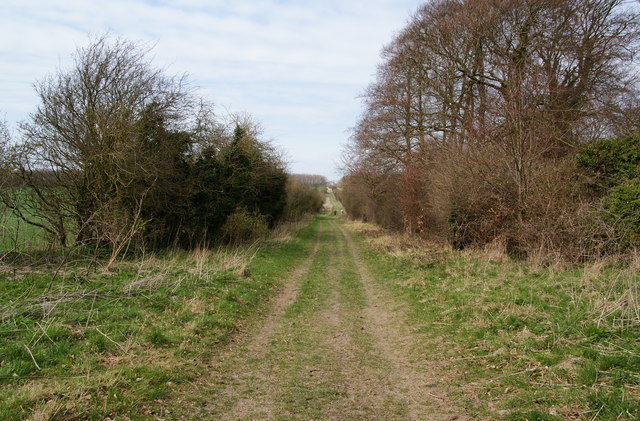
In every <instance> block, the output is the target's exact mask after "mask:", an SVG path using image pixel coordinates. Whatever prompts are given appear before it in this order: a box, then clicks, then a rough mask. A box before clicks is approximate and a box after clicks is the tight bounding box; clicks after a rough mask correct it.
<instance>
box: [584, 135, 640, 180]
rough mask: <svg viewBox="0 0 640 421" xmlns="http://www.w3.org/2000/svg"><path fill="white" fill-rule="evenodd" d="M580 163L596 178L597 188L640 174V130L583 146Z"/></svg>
mask: <svg viewBox="0 0 640 421" xmlns="http://www.w3.org/2000/svg"><path fill="white" fill-rule="evenodd" d="M577 164H578V167H580V168H583V169H585V170H586V171H587V173H589V175H591V176H592V177H594V178H595V180H594V181H595V182H596V187H600V188H605V189H606V188H610V187H613V186H615V185H618V184H620V183H622V182H624V181H625V180H629V179H632V178H637V177H640V132H635V133H633V134H631V135H629V136H627V137H623V138H618V139H602V140H599V141H597V142H592V143H589V144H587V145H585V146H583V147H582V148H581V149H580V150H579V151H578V155H577Z"/></svg>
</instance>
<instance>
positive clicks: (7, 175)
mask: <svg viewBox="0 0 640 421" xmlns="http://www.w3.org/2000/svg"><path fill="white" fill-rule="evenodd" d="M148 55H149V50H148V49H146V48H144V46H142V45H140V44H136V43H133V42H130V41H127V40H122V39H115V40H114V39H111V38H109V37H106V36H103V37H98V38H95V39H93V40H91V42H90V44H89V45H88V46H87V47H83V48H79V49H78V50H77V52H76V54H75V56H74V64H73V66H71V68H69V69H66V70H62V69H61V70H58V71H57V72H56V73H55V74H53V75H51V76H49V77H47V78H45V79H44V80H42V81H40V82H38V83H37V84H36V85H35V86H36V92H37V94H38V97H39V102H40V103H39V105H38V107H37V109H36V110H35V111H34V112H33V113H32V114H31V116H30V118H29V119H28V120H27V121H25V122H23V123H21V125H20V139H18V141H17V142H16V143H15V144H14V145H10V144H8V143H7V142H6V141H5V142H4V144H3V147H2V151H1V152H2V170H3V172H4V176H3V180H4V183H5V184H4V186H3V188H2V189H1V190H0V199H1V200H2V203H4V205H5V206H6V207H8V208H9V209H10V210H11V211H12V212H13V213H14V214H15V215H17V216H18V217H19V218H21V219H22V220H23V221H25V222H27V223H29V224H32V225H36V226H39V227H40V228H41V229H42V230H44V232H46V234H47V235H48V238H49V240H50V241H51V243H52V244H56V245H59V246H68V245H71V244H75V245H97V246H106V247H107V248H108V249H109V250H110V253H111V256H112V258H115V256H117V255H118V254H119V253H121V252H122V251H124V250H125V249H127V248H129V247H131V246H132V245H144V246H145V247H151V248H164V247H170V246H183V247H190V246H195V245H206V244H208V243H212V242H213V243H215V242H219V241H220V240H221V239H225V240H226V241H234V242H235V241H243V240H246V239H250V238H252V237H253V236H255V235H259V234H260V233H264V232H265V231H266V230H267V229H268V228H270V227H273V226H274V225H275V224H277V223H278V222H279V221H281V220H283V219H285V218H293V217H299V216H300V215H301V214H302V213H304V212H307V211H314V206H315V205H314V204H313V203H312V204H309V203H307V202H306V201H305V200H304V199H301V200H298V201H296V200H294V198H295V197H296V196H301V195H305V194H306V195H309V194H313V192H314V191H315V190H314V189H313V188H312V187H311V186H306V185H305V186H304V188H303V187H296V188H295V189H294V188H292V187H291V183H293V181H292V180H290V179H289V176H288V175H287V173H286V165H285V162H284V161H283V159H282V156H281V154H280V153H279V151H278V150H277V149H276V148H274V147H273V146H272V145H271V144H270V143H268V142H266V141H264V140H262V139H261V133H260V127H259V125H257V124H256V123H254V122H253V121H252V120H251V118H250V117H248V116H232V117H227V118H222V117H220V116H218V115H216V114H215V113H214V110H213V107H212V106H211V105H210V104H208V103H207V102H206V101H204V100H203V99H202V98H199V97H198V96H197V95H196V94H195V91H194V90H193V89H192V88H191V87H190V86H189V83H188V81H187V79H186V78H185V77H183V76H167V75H166V74H164V72H163V71H161V70H158V69H156V68H155V67H154V66H153V65H152V64H151V62H150V61H149V59H148ZM3 137H4V138H5V139H6V138H7V137H8V133H7V132H6V131H4V132H3ZM298 199H299V198H298ZM301 208H304V209H303V210H301ZM316 210H317V209H316Z"/></svg>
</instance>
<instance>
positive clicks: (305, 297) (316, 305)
mask: <svg viewBox="0 0 640 421" xmlns="http://www.w3.org/2000/svg"><path fill="white" fill-rule="evenodd" d="M424 352H425V351H424V346H423V345H421V343H420V338H418V337H417V336H416V334H415V333H412V332H411V331H410V329H409V328H408V325H407V323H406V314H405V308H404V306H403V305H402V303H401V302H400V301H399V300H398V299H397V298H395V297H393V296H392V295H391V294H390V293H389V292H387V291H386V289H385V287H384V282H379V280H377V279H376V278H375V277H374V276H373V275H372V273H371V272H370V271H369V269H368V268H367V266H366V265H365V263H364V262H363V260H362V259H361V257H360V251H359V250H358V249H357V247H356V245H355V244H354V242H353V241H352V239H351V237H350V234H349V233H348V232H347V231H346V230H345V229H344V228H343V227H342V225H341V224H340V222H339V221H337V220H334V219H325V220H323V221H321V224H320V226H319V230H318V234H317V241H316V244H315V247H314V249H313V251H312V252H311V253H310V255H309V257H308V258H307V259H306V260H305V262H304V263H302V264H301V265H300V266H299V267H298V268H296V270H294V271H293V272H292V275H291V276H290V277H289V278H288V279H287V281H286V282H285V285H284V287H283V289H282V291H281V293H280V295H279V296H278V297H277V298H276V299H275V300H273V302H272V308H271V309H270V311H269V313H268V315H267V316H266V317H264V318H263V319H262V320H261V321H260V322H259V323H257V324H256V325H255V326H253V327H252V328H250V329H248V330H247V332H246V333H245V334H243V335H241V336H240V337H239V338H238V340H237V341H236V342H235V343H234V344H233V345H231V346H230V347H229V349H228V350H226V351H225V352H224V354H223V355H221V356H220V357H219V358H218V359H217V360H216V361H213V362H212V372H211V373H207V375H206V376H204V377H205V378H206V379H207V380H206V381H205V382H203V383H202V384H201V385H200V388H199V390H198V391H197V392H194V393H199V394H202V395H203V396H205V397H206V401H207V404H206V405H205V406H204V407H203V408H201V413H200V414H197V415H194V414H191V415H192V416H195V418H198V419H224V420H262V419H264V420H285V419H286V420H288V419H299V420H308V419H326V420H405V419H406V420H464V419H468V418H467V417H465V416H464V415H463V413H462V412H461V410H460V409H459V408H457V407H456V405H454V403H453V402H452V400H451V399H450V398H449V397H448V396H447V390H448V389H447V380H446V376H444V375H443V370H442V369H441V368H439V367H438V365H437V363H434V358H427V356H425V355H424ZM431 357H432V356H431Z"/></svg>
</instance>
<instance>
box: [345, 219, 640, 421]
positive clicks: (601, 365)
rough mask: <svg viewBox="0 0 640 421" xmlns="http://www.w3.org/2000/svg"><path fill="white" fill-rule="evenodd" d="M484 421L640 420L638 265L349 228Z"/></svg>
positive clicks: (430, 352)
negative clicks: (444, 244) (542, 260)
mask: <svg viewBox="0 0 640 421" xmlns="http://www.w3.org/2000/svg"><path fill="white" fill-rule="evenodd" d="M348 226H349V228H350V229H351V230H352V231H354V232H356V233H359V235H358V236H357V238H358V239H359V241H360V246H361V247H363V249H364V250H365V252H364V253H363V256H364V257H365V259H366V260H367V263H368V265H369V266H370V268H371V269H372V270H374V271H375V272H374V273H375V275H376V278H377V279H378V280H379V282H383V283H385V284H386V286H387V287H388V288H389V289H391V290H393V291H394V292H395V293H396V294H397V295H398V296H400V297H402V298H403V299H405V300H406V301H407V302H408V303H409V304H410V308H411V323H412V325H413V326H412V327H413V329H414V330H415V331H416V332H417V333H419V334H420V335H422V336H423V337H424V338H425V341H426V342H427V343H430V344H431V346H430V347H428V348H426V349H425V358H428V359H433V360H434V361H439V362H440V363H442V364H446V365H447V366H448V368H449V370H448V372H449V373H451V379H450V381H451V384H452V388H451V389H452V390H454V391H456V392H454V393H456V394H457V396H454V397H456V398H457V400H458V401H459V402H461V403H464V404H465V406H466V407H467V409H468V410H469V412H470V413H472V414H475V415H476V416H477V417H479V418H480V419H507V420H530V421H533V420H567V419H576V420H577V419H580V420H620V419H628V420H631V419H633V420H635V419H639V418H640V339H639V338H640V305H639V303H640V301H639V300H638V298H639V297H638V283H639V281H640V278H639V276H638V273H639V269H640V264H639V263H640V262H638V261H635V262H631V263H625V264H624V265H623V264H621V263H620V262H599V263H597V264H590V265H586V266H584V267H579V268H558V267H547V268H540V267H537V268H536V267H532V266H531V265H528V264H526V263H522V262H514V261H511V260H509V259H506V258H504V256H500V255H499V254H496V253H481V252H456V251H451V250H448V249H446V248H437V247H434V246H428V245H426V244H425V243H421V242H420V241H418V240H414V239H407V238H404V237H400V236H397V235H388V234H385V233H384V232H382V231H381V230H379V229H377V228H376V227H373V226H368V225H365V224H358V223H350V224H348Z"/></svg>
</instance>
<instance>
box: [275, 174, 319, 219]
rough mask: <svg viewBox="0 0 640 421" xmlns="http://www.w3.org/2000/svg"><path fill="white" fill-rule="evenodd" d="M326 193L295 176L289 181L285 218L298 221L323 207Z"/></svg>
mask: <svg viewBox="0 0 640 421" xmlns="http://www.w3.org/2000/svg"><path fill="white" fill-rule="evenodd" d="M323 203H324V195H323V194H322V193H320V192H319V191H318V189H316V188H314V187H312V186H311V185H309V184H305V183H302V182H300V181H298V180H297V179H295V178H290V179H289V180H288V181H287V201H286V205H285V208H284V215H285V219H287V220H289V221H296V220H299V219H301V218H302V217H303V216H304V215H306V214H309V213H317V212H319V211H320V209H322V205H323Z"/></svg>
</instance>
